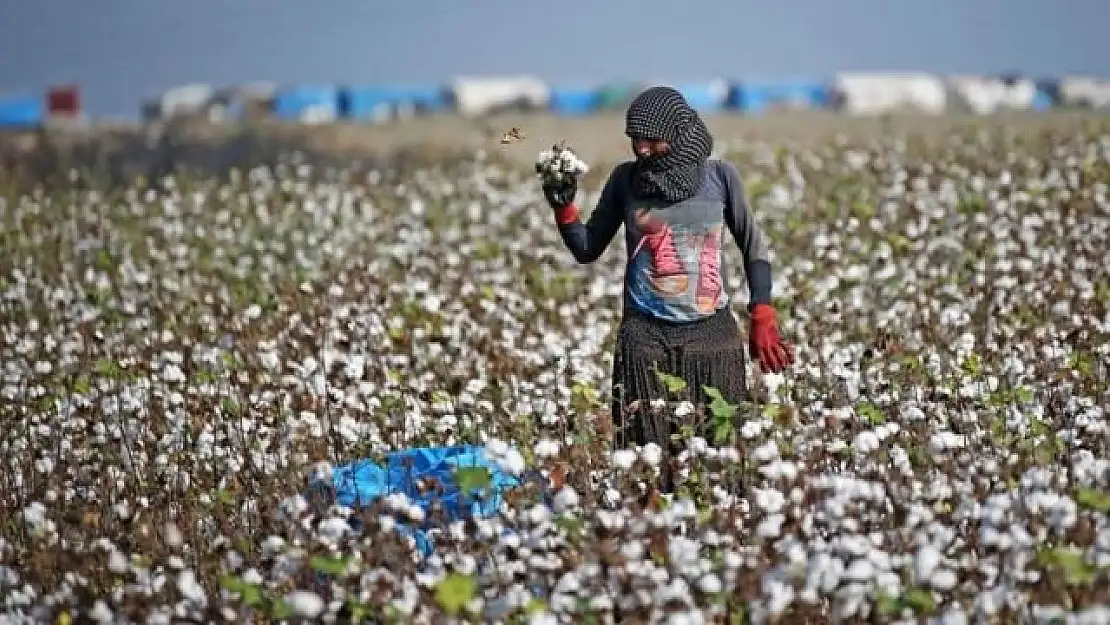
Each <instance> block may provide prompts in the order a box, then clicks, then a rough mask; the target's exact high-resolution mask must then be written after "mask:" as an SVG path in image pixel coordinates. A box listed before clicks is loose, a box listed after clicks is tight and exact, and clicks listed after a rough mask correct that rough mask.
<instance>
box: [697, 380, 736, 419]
mask: <svg viewBox="0 0 1110 625" xmlns="http://www.w3.org/2000/svg"><path fill="white" fill-rule="evenodd" d="M702 390H704V391H705V394H706V395H708V396H709V400H710V401H709V412H710V414H712V415H713V420H714V421H718V422H720V421H731V420H732V416H733V415H734V414H736V408H737V406H738V404H730V403H728V401H726V400H725V398H724V395H721V391H719V390H718V389H716V388H714V387H712V386H703V387H702Z"/></svg>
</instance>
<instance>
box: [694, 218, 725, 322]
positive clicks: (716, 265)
mask: <svg viewBox="0 0 1110 625" xmlns="http://www.w3.org/2000/svg"><path fill="white" fill-rule="evenodd" d="M720 252H721V229H720V228H714V229H713V230H711V231H709V233H708V234H706V235H705V236H704V237H702V246H701V254H700V255H699V257H698V286H697V291H696V292H695V296H694V297H695V302H696V303H697V307H698V310H699V311H700V312H702V313H706V314H708V313H711V312H713V311H714V310H716V308H717V302H718V300H719V299H720V297H721V255H720Z"/></svg>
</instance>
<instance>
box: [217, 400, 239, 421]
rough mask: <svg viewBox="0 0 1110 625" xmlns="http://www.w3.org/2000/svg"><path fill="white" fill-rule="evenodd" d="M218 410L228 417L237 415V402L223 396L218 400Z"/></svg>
mask: <svg viewBox="0 0 1110 625" xmlns="http://www.w3.org/2000/svg"><path fill="white" fill-rule="evenodd" d="M220 410H221V411H223V413H224V414H225V415H227V416H229V417H238V416H239V402H237V401H235V400H234V399H232V398H230V397H224V398H223V399H221V400H220Z"/></svg>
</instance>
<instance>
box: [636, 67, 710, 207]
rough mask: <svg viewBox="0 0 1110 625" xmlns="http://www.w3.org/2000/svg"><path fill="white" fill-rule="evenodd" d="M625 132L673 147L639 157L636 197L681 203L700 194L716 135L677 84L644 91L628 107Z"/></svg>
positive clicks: (637, 162)
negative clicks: (677, 87)
mask: <svg viewBox="0 0 1110 625" xmlns="http://www.w3.org/2000/svg"><path fill="white" fill-rule="evenodd" d="M625 134H626V135H628V136H629V137H630V138H644V139H661V140H663V141H667V142H668V143H670V146H671V149H670V150H669V151H668V152H667V153H665V154H661V155H655V156H650V157H648V158H639V159H637V160H636V162H635V164H634V165H633V167H632V176H631V183H632V193H633V194H634V195H635V196H636V197H638V198H641V199H648V198H654V199H662V200H666V201H669V202H677V201H680V200H685V199H687V198H689V197H691V196H693V195H694V194H695V193H697V191H698V187H699V186H701V180H702V173H703V171H704V167H705V162H706V160H708V158H709V156H710V154H712V153H713V136H712V135H710V134H709V129H708V128H706V126H705V122H703V121H702V119H701V117H700V116H699V115H698V113H697V111H695V110H694V109H692V108H690V105H689V104H687V102H686V99H685V98H683V97H682V94H681V93H679V92H678V91H677V90H675V89H672V88H671V87H651V88H650V89H647V90H645V91H644V92H642V93H640V94H639V95H638V96H636V98H635V99H634V100H632V103H631V104H630V105H629V106H628V112H627V114H626V115H625Z"/></svg>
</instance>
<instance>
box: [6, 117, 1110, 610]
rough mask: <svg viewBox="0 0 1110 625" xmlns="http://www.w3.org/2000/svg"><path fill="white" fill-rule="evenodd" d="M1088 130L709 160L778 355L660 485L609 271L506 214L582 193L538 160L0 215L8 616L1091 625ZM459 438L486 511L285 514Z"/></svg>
mask: <svg viewBox="0 0 1110 625" xmlns="http://www.w3.org/2000/svg"><path fill="white" fill-rule="evenodd" d="M1085 132H1086V134H1078V135H1075V134H1073V135H1070V136H1069V137H1065V136H1064V135H1055V134H1046V135H1044V136H1042V137H1040V138H1039V139H1038V140H1037V141H1036V142H1025V143H1019V142H1017V141H1011V139H1010V138H1008V137H998V138H996V139H995V140H994V141H997V142H1002V143H988V142H986V141H983V140H982V139H981V138H980V137H979V136H977V135H965V134H959V133H953V134H949V135H947V136H945V137H944V139H945V140H944V141H942V142H939V143H938V144H936V145H935V146H933V147H931V148H927V149H928V150H929V151H927V152H921V151H919V150H922V149H923V148H922V147H920V146H914V145H912V144H908V143H906V142H904V141H902V140H901V139H900V137H899V136H897V134H896V133H893V134H891V135H889V136H883V137H873V138H865V139H852V140H849V139H847V138H842V140H840V141H835V142H832V143H826V144H821V145H807V144H805V143H804V142H800V143H789V144H783V145H771V144H769V143H760V142H746V143H744V144H742V145H741V146H740V151H739V152H733V153H723V154H722V155H723V156H724V157H726V158H736V159H738V160H739V161H741V162H744V163H745V167H744V169H743V170H742V171H744V172H745V177H746V178H750V183H749V184H747V185H746V187H747V188H748V190H749V192H750V194H751V195H752V207H753V211H755V212H756V217H757V219H758V220H759V221H760V223H762V224H764V228H765V231H766V233H767V236H768V237H769V238H770V239H771V240H772V241H773V245H772V249H773V250H774V253H775V265H776V275H778V276H781V280H779V279H776V282H777V283H778V285H779V286H780V287H781V289H780V290H779V291H777V292H776V297H777V298H780V300H781V303H782V308H783V311H784V313H783V328H784V331H788V332H789V333H791V334H793V335H795V336H796V337H798V339H799V340H798V344H799V355H800V356H802V361H801V362H799V366H798V367H797V368H796V371H793V372H792V373H791V375H790V376H787V377H785V378H783V377H782V376H763V377H762V378H763V379H762V380H760V381H759V382H758V383H756V381H755V380H753V384H757V386H758V387H759V388H760V389H761V390H760V392H759V393H757V397H756V399H758V401H755V402H748V403H745V404H744V405H742V406H740V407H738V415H737V422H736V423H735V424H734V425H735V428H734V431H732V432H731V434H732V435H731V436H730V437H729V438H728V439H727V440H725V441H724V442H720V441H717V440H714V438H713V437H703V436H698V435H697V434H694V435H689V436H688V435H686V434H685V433H684V434H682V435H681V436H679V437H678V438H677V439H675V440H672V441H670V443H671V444H672V445H673V448H674V449H676V450H677V453H673V454H670V453H664V448H663V446H662V445H661V444H659V443H655V444H649V445H646V446H641V447H629V448H620V447H614V446H612V445H611V444H610V437H611V435H612V430H611V429H610V428H611V427H613V424H610V423H607V422H606V421H605V419H604V412H605V411H604V405H605V397H606V393H607V392H608V389H607V387H606V384H607V378H608V373H609V368H610V366H611V361H610V360H609V358H610V355H609V354H608V353H607V345H608V342H609V339H610V338H611V337H612V334H613V332H615V331H616V330H617V328H618V327H619V322H620V312H619V311H620V309H619V302H620V296H621V292H620V276H621V275H622V271H623V269H624V266H623V262H624V258H623V257H622V255H621V254H616V253H615V254H607V255H605V256H603V257H602V258H601V259H599V260H598V261H597V262H596V263H595V264H593V265H591V266H589V267H578V266H576V265H575V264H573V263H569V262H568V263H564V262H563V261H562V260H560V259H565V250H563V249H562V247H560V246H561V243H560V242H559V239H558V234H557V232H555V231H553V229H552V228H551V225H550V224H549V223H540V222H535V221H528V220H526V219H525V218H524V217H522V211H521V210H520V208H521V207H523V206H528V205H531V204H534V202H535V200H536V193H537V191H536V189H535V185H534V181H535V179H536V178H533V176H536V177H538V178H540V179H541V180H543V179H544V178H545V177H547V178H548V179H553V177H554V176H560V177H562V178H561V179H562V180H564V181H565V180H567V179H568V177H573V178H574V179H579V178H580V177H581V176H583V175H585V174H586V173H588V171H589V169H588V167H586V166H585V164H584V163H582V161H581V159H580V158H578V157H577V156H575V155H574V153H573V152H570V151H563V148H565V146H554V147H553V149H552V150H548V151H545V152H544V153H543V154H541V155H540V156H539V157H538V158H537V159H536V162H535V163H534V165H535V167H533V168H531V170H529V168H527V167H526V168H523V169H521V168H517V169H512V168H510V167H507V166H503V165H500V164H498V165H495V164H492V163H490V162H488V161H485V160H483V159H481V158H480V157H478V158H474V159H463V160H459V161H444V162H442V163H439V164H438V165H437V166H436V167H428V168H420V167H418V166H415V165H406V166H404V167H401V168H399V169H397V170H395V171H394V170H386V169H381V170H370V171H360V172H357V173H356V172H354V171H343V170H342V167H337V168H336V169H335V171H329V169H328V167H327V166H326V165H325V164H324V163H308V162H304V161H297V160H294V161H293V162H289V163H284V164H280V163H279V164H278V165H276V166H272V167H257V168H248V169H244V170H241V171H235V172H229V175H228V176H226V177H222V178H220V179H218V180H217V179H213V180H211V181H198V180H188V179H184V178H171V179H167V180H165V181H163V182H164V183H166V184H164V185H162V187H161V189H160V190H159V192H157V193H155V192H154V191H153V190H150V189H147V188H144V187H143V186H142V184H141V183H136V186H134V187H128V188H125V189H121V190H119V192H118V193H116V194H114V195H108V194H106V193H104V192H99V191H95V190H90V189H95V185H85V186H84V187H80V188H75V189H65V188H63V189H61V190H58V189H53V188H51V189H43V190H41V191H40V190H29V191H28V193H26V194H25V196H24V197H23V198H22V199H20V200H19V201H14V200H12V201H7V202H5V203H4V204H3V210H2V211H0V220H2V221H3V223H4V227H5V230H4V231H5V232H6V233H7V234H6V235H5V238H4V245H3V246H0V247H2V248H3V251H2V252H0V256H2V257H3V258H4V259H5V260H7V261H9V262H6V263H0V265H3V266H4V267H6V269H4V270H3V271H4V272H3V273H2V274H0V307H3V314H2V315H0V316H2V317H3V319H4V322H3V332H0V362H2V363H3V364H2V365H0V394H2V396H3V397H4V401H3V402H0V420H2V421H3V423H4V424H5V427H6V433H7V436H5V437H3V438H2V439H0V452H2V453H3V457H4V458H5V461H4V462H3V463H0V481H3V483H4V484H5V485H6V486H7V488H5V489H3V490H4V494H3V496H0V506H2V507H3V510H6V511H10V512H11V514H10V515H8V516H10V517H11V518H12V519H13V520H14V521H13V523H11V524H9V526H7V527H5V529H4V530H2V531H0V614H3V617H0V620H2V619H3V618H4V617H10V618H9V620H15V621H17V622H18V621H20V620H23V621H35V622H39V621H58V622H65V621H66V619H69V620H70V621H74V620H82V619H85V618H89V619H92V620H97V621H103V622H109V621H113V620H150V621H153V622H172V621H174V620H181V619H191V620H198V621H209V620H227V621H235V620H252V619H260V620H282V619H285V620H289V619H304V620H346V619H348V618H349V617H354V618H361V619H365V618H368V617H370V615H373V614H377V612H375V611H374V610H376V609H378V608H377V606H384V608H382V609H384V610H385V614H384V615H383V617H384V618H391V619H395V620H404V621H406V622H425V621H428V622H430V621H436V620H440V618H441V617H442V616H444V615H445V614H451V615H454V616H455V617H456V618H457V619H459V620H466V619H470V620H474V621H494V620H499V619H500V620H504V621H521V622H528V621H531V622H568V621H574V622H577V621H588V620H596V621H599V622H605V621H606V620H608V619H610V618H611V617H613V616H614V614H615V612H616V611H617V610H620V612H621V614H622V617H623V618H624V619H626V620H642V621H644V622H676V623H677V622H712V621H714V620H724V619H734V620H742V619H744V618H747V619H748V620H749V621H751V622H768V621H770V620H772V619H778V620H779V621H798V622H824V621H828V620H830V619H833V618H844V619H850V618H858V619H869V618H875V619H877V620H882V621H884V622H886V621H889V622H918V621H919V620H930V619H931V620H932V621H933V622H966V621H968V620H984V621H985V620H990V619H997V620H1000V621H1012V620H1022V619H1023V618H1025V617H1026V616H1028V615H1036V617H1037V618H1044V619H1046V620H1048V619H1052V618H1058V619H1062V620H1069V619H1070V620H1073V621H1075V622H1101V621H1100V620H1099V619H1102V620H1105V615H1106V614H1107V613H1110V607H1108V606H1110V596H1107V594H1106V592H1105V589H1106V588H1107V587H1108V585H1107V584H1106V583H1105V582H1106V581H1107V570H1108V568H1107V567H1110V532H1108V531H1107V529H1106V528H1107V527H1108V526H1110V519H1108V515H1110V472H1108V464H1107V461H1106V460H1105V458H1106V457H1108V456H1110V453H1108V451H1110V450H1108V449H1107V445H1106V437H1105V434H1106V429H1105V423H1104V422H1105V410H1104V408H1103V407H1104V406H1105V405H1106V396H1105V391H1104V389H1105V384H1102V381H1103V380H1104V379H1105V374H1106V371H1108V370H1110V369H1108V366H1110V360H1108V359H1107V354H1108V353H1110V352H1108V351H1107V350H1106V349H1103V348H1102V347H1101V345H1103V344H1104V343H1106V342H1107V341H1106V338H1107V336H1106V333H1107V328H1108V319H1110V318H1108V317H1107V314H1108V313H1107V310H1108V309H1107V306H1108V305H1110V282H1108V281H1107V278H1106V274H1105V271H1103V270H1102V267H1103V265H1104V264H1105V263H1102V262H1100V261H1101V256H1100V254H1101V251H1102V250H1104V249H1105V247H1106V244H1107V243H1108V241H1107V234H1106V233H1108V232H1110V204H1108V203H1107V189H1106V188H1105V184H1103V183H1101V182H1100V180H1101V178H1100V177H1099V176H1101V173H1100V172H1103V171H1104V170H1105V169H1104V168H1105V154H1106V148H1105V146H1106V145H1110V142H1108V141H1105V140H1103V139H1102V138H1100V137H1093V136H1091V135H1090V132H1091V131H1085ZM1002 148H1004V150H1003V151H1000V150H1001V149H1002ZM1007 151H1008V152H1010V153H1012V156H1013V157H1012V158H1011V157H1010V156H1007V157H1006V158H1002V157H1000V156H999V154H1002V153H1004V152H1007ZM74 171H75V172H77V171H81V170H80V169H75V170H74ZM75 175H76V174H75ZM59 180H64V177H63V178H60V179H59ZM171 182H172V183H173V184H169V183H171ZM746 182H749V180H746ZM59 184H61V185H64V184H65V183H64V182H59ZM59 193H60V195H59ZM799 206H805V207H807V211H809V212H806V213H805V215H804V216H803V215H802V214H801V213H800V212H799V209H798V207H799ZM791 207H793V208H791ZM737 260H738V259H737ZM737 266H739V265H737ZM736 278H737V280H736V283H735V285H733V288H737V289H740V290H741V291H742V280H741V277H740V276H737V277H736ZM556 283H558V284H556ZM556 287H558V288H556ZM764 390H766V391H769V393H768V394H767V395H766V396H765V395H764V394H763V392H762V391H764ZM591 398H592V399H591ZM657 408H658V410H659V411H660V414H664V415H668V416H672V417H674V418H676V419H684V418H689V417H691V416H692V414H693V412H694V407H693V405H692V404H684V403H682V402H667V401H660V402H659V405H658V406H657ZM573 427H578V428H579V431H576V432H574V431H570V429H571V428H573ZM462 443H473V444H480V445H482V446H484V448H485V449H486V450H487V452H488V455H489V456H490V458H491V460H493V461H494V462H496V463H497V466H498V467H499V468H500V469H501V470H503V471H506V472H509V473H513V474H517V475H519V476H521V477H526V478H527V479H526V480H525V482H526V485H525V486H524V487H522V488H521V489H520V490H519V491H517V492H515V493H512V494H510V495H509V496H507V497H506V499H505V500H504V502H503V503H502V505H501V507H500V509H499V510H498V511H497V513H496V514H495V515H494V516H492V517H489V518H480V519H475V520H472V521H466V522H461V521H459V522H454V523H447V522H442V523H441V522H440V520H439V515H438V513H437V512H436V510H434V509H428V508H424V507H422V506H421V505H419V504H418V502H417V501H416V500H415V499H413V498H412V497H409V496H408V495H403V496H402V495H401V494H395V495H393V496H390V497H385V498H383V499H382V500H380V501H379V502H378V503H377V505H376V506H375V507H372V508H371V509H369V510H362V509H355V508H349V507H345V506H339V505H334V503H329V502H328V501H326V500H321V499H320V498H318V497H315V496H314V495H313V494H312V493H308V492H306V483H307V482H309V481H311V479H312V477H313V476H314V475H315V476H317V477H322V478H323V479H324V480H325V481H326V479H327V476H328V475H329V474H330V473H331V471H332V469H334V467H336V466H339V465H341V464H344V463H346V462H349V461H351V460H354V459H364V458H373V459H379V460H380V459H381V457H382V455H383V454H385V453H388V452H390V451H394V450H397V449H401V448H405V447H412V446H424V445H427V446H440V445H455V444H462ZM666 464H669V465H670V466H669V467H668V468H671V469H673V470H674V474H675V476H676V482H677V486H678V488H677V489H676V492H675V493H674V494H673V495H671V496H667V497H657V496H654V494H653V492H652V484H654V483H655V481H656V480H657V476H658V473H659V472H660V471H661V470H662V469H663V468H665V465H666ZM537 474H538V475H539V476H540V478H541V479H534V478H535V477H536V475H537ZM545 483H546V484H548V486H549V488H548V490H546V491H545V490H543V489H541V488H540V485H542V484H545ZM413 524H428V525H429V526H430V527H431V528H432V529H430V530H429V531H430V532H432V535H433V537H434V539H435V540H434V542H435V549H434V550H433V553H432V554H431V555H430V556H428V557H427V558H423V557H422V556H421V554H420V553H419V551H418V549H417V545H416V541H415V539H414V538H413V537H412V536H409V535H407V534H406V533H405V528H406V527H411V526H412V525H413ZM170 527H172V528H173V529H172V530H170V529H169V528H170ZM201 552H203V553H205V554H210V557H208V558H198V557H197V554H198V553H201ZM26 562H38V563H43V564H41V565H40V566H35V567H30V566H27V565H25V564H24V563H26ZM51 563H67V566H66V567H65V569H64V570H62V569H60V568H59V566H60V564H59V565H52V564H51ZM614 572H615V573H614ZM101 589H102V590H101ZM498 598H500V599H498ZM352 620H353V619H352Z"/></svg>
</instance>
